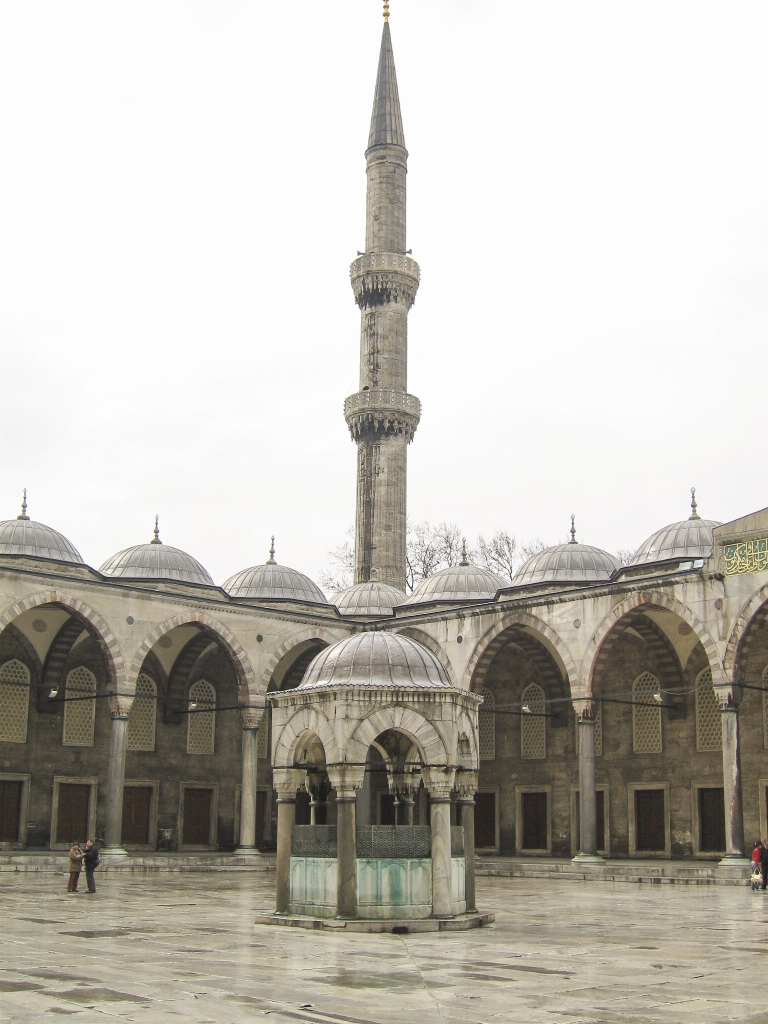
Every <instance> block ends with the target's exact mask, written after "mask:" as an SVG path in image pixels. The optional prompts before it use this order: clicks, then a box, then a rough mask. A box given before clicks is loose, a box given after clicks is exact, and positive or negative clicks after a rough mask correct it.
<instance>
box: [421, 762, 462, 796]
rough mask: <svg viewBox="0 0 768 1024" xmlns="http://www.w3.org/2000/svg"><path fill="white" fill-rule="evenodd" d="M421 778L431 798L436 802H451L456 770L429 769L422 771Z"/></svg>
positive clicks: (439, 767)
mask: <svg viewBox="0 0 768 1024" xmlns="http://www.w3.org/2000/svg"><path fill="white" fill-rule="evenodd" d="M421 777H422V778H423V779H424V785H425V787H426V789H427V791H428V793H429V795H430V796H431V797H434V798H435V799H436V800H450V797H451V790H452V789H453V786H454V782H455V779H456V769H455V768H448V767H443V766H442V765H440V766H438V767H429V768H426V767H425V768H422V769H421Z"/></svg>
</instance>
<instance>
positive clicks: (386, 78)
mask: <svg viewBox="0 0 768 1024" xmlns="http://www.w3.org/2000/svg"><path fill="white" fill-rule="evenodd" d="M365 159H366V171H367V177H368V189H367V195H366V233H365V234H366V237H365V254H364V255H363V256H360V257H358V259H356V260H355V261H354V263H353V264H352V266H351V268H350V276H351V279H352V288H353V290H354V293H355V301H356V302H357V305H358V306H359V307H360V314H361V328H360V390H359V391H358V392H357V394H355V395H351V396H350V397H349V398H348V399H347V400H346V402H345V403H344V415H345V417H346V420H347V424H348V426H349V429H350V432H351V434H352V437H353V439H354V440H355V441H356V442H357V510H356V516H355V583H363V582H365V581H367V580H369V579H370V578H371V570H372V569H376V570H377V578H378V579H379V580H380V581H381V582H382V583H389V584H390V585H391V586H393V587H397V588H398V589H400V590H405V533H406V466H407V452H406V449H407V446H408V444H409V442H410V441H411V440H412V438H413V435H414V432H415V430H416V427H417V425H418V422H419V418H420V416H421V405H420V403H419V400H418V398H416V397H414V396H413V395H409V394H408V392H407V387H408V380H407V367H408V311H409V309H410V308H411V306H412V305H413V301H414V299H415V297H416V289H417V288H418V286H419V265H418V263H416V261H415V260H412V259H410V258H409V257H408V256H406V254H405V246H406V235H405V175H406V172H407V161H408V151H407V150H406V148H405V137H404V135H403V122H402V118H401V116H400V100H399V97H398V94H397V78H396V76H395V60H394V56H393V54H392V39H391V36H390V31H389V24H388V23H387V22H385V24H384V34H383V36H382V40H381V53H380V55H379V68H378V73H377V78H376V92H375V95H374V98H373V116H372V118H371V132H370V136H369V138H368V149H367V150H366V153H365Z"/></svg>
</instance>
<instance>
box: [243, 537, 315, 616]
mask: <svg viewBox="0 0 768 1024" xmlns="http://www.w3.org/2000/svg"><path fill="white" fill-rule="evenodd" d="M224 589H225V590H226V592H227V593H228V594H229V596H230V597H247V598H250V599H251V600H252V601H262V600H268V601H306V602H307V603H309V604H328V600H327V598H326V596H325V594H324V593H323V592H322V590H321V589H320V588H319V587H318V586H317V584H316V583H313V582H312V580H311V579H310V578H309V576H305V575H304V573H301V572H299V571H298V570H297V569H289V568H288V566H286V565H278V564H277V562H276V561H275V538H274V537H273V538H272V547H271V548H270V551H269V560H268V561H267V562H266V564H265V565H253V566H251V568H250V569H243V570H242V571H241V572H237V573H235V575H234V576H230V577H229V579H228V580H227V582H226V583H225V584H224Z"/></svg>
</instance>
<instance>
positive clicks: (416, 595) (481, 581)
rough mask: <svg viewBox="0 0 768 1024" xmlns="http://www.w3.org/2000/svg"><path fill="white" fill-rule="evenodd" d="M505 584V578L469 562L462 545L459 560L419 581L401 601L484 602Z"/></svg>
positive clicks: (465, 549)
mask: <svg viewBox="0 0 768 1024" xmlns="http://www.w3.org/2000/svg"><path fill="white" fill-rule="evenodd" d="M508 586H509V582H508V581H507V580H503V579H502V578H501V576H497V575H496V574H495V573H492V572H490V571H489V570H488V569H481V568H480V566H479V565H472V564H471V563H470V562H469V559H468V558H467V548H466V545H464V549H463V551H462V557H461V561H460V562H459V564H458V565H452V566H450V568H448V569H441V570H440V572H436V573H435V574H434V576H429V577H428V578H427V579H425V580H422V581H421V583H420V584H419V585H418V586H417V587H416V589H415V590H414V592H413V593H412V594H411V596H410V597H409V598H408V600H407V601H406V602H405V604H426V603H427V602H428V601H433V602H440V601H488V600H493V598H494V597H496V594H497V593H498V591H499V590H503V589H504V588H505V587H508Z"/></svg>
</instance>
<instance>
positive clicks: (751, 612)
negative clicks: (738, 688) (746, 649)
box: [723, 583, 768, 682]
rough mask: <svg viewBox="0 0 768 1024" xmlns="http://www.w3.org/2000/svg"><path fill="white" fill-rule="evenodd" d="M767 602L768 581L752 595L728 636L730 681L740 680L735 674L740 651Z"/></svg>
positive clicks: (726, 660)
mask: <svg viewBox="0 0 768 1024" xmlns="http://www.w3.org/2000/svg"><path fill="white" fill-rule="evenodd" d="M766 603H768V583H766V584H765V586H764V587H761V588H760V589H759V590H758V591H756V592H755V593H754V594H753V595H752V597H750V599H749V600H748V601H747V603H746V604H745V605H744V607H743V608H742V610H741V612H740V613H739V616H738V618H737V619H736V622H735V623H734V624H733V629H732V630H731V633H730V636H729V637H728V643H727V644H726V645H725V657H724V658H723V668H724V669H725V675H726V678H727V679H728V680H730V681H733V682H738V680H737V679H735V674H736V673H737V672H738V667H739V665H738V658H739V652H740V651H741V650H742V647H743V645H744V643H745V641H747V639H748V636H749V633H750V632H751V631H752V628H753V626H755V625H756V624H757V616H758V615H759V613H760V611H761V610H762V609H764V608H765V605H766Z"/></svg>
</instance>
